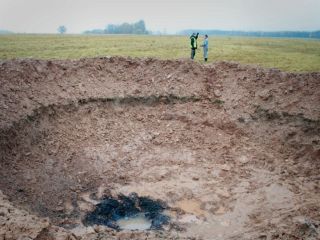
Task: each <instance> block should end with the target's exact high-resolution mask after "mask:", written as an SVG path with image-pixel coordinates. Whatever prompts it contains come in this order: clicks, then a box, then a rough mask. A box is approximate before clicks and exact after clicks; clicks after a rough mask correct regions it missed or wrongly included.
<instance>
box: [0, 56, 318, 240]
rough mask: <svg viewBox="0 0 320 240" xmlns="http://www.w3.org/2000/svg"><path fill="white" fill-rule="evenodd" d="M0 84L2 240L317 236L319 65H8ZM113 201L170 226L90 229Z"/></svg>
mask: <svg viewBox="0 0 320 240" xmlns="http://www.w3.org/2000/svg"><path fill="white" fill-rule="evenodd" d="M0 84H1V88H0V160H1V162H0V190H1V191H2V193H1V192H0V239H36V240H41V239H207V240H209V239H210V240H211V239H320V227H319V223H320V211H319V209H320V189H319V186H320V184H319V183H320V73H305V74H292V73H285V72H281V71H278V70H275V69H261V68H258V67H253V66H243V65H239V64H236V63H227V62H220V63H215V64H211V65H201V64H198V63H194V62H191V61H186V60H172V61H168V60H165V61H162V60H155V59H131V58H120V57H111V58H94V59H81V60H74V61H71V60H64V61H60V60H57V61H40V60H39V61H38V60H10V61H0ZM119 196H122V197H120V198H121V199H123V198H126V196H136V197H137V196H139V198H141V199H153V200H154V201H158V202H161V203H163V205H161V206H166V207H165V208H163V209H164V210H163V211H164V212H163V214H165V216H167V218H166V219H169V220H168V221H169V222H168V223H166V224H165V225H164V226H163V227H161V228H159V229H150V230H136V231H130V230H125V231H120V230H119V229H114V228H112V227H110V226H105V225H103V224H102V225H97V224H91V225H90V224H87V222H86V219H88V216H91V215H90V214H92V213H97V212H100V210H98V209H99V208H98V206H101V204H102V201H103V199H117V198H119ZM137 198H138V197H137ZM114 201H116V200H114ZM132 206H134V209H135V211H136V212H139V211H140V209H141V207H139V206H136V205H132ZM108 207H110V206H109V205H108ZM121 209H122V208H121ZM111 210H112V209H111ZM111 210H110V211H111ZM161 211H162V210H161ZM99 219H100V218H99ZM108 223H109V222H108Z"/></svg>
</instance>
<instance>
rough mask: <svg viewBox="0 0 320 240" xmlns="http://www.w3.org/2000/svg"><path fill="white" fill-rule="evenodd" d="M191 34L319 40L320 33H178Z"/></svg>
mask: <svg viewBox="0 0 320 240" xmlns="http://www.w3.org/2000/svg"><path fill="white" fill-rule="evenodd" d="M193 32H198V33H200V34H202V35H203V34H208V35H216V36H246V37H280V38H320V31H315V32H307V31H279V32H263V31H252V32H246V31H224V30H197V29H187V30H183V31H181V32H180V34H182V35H190V34H192V33H193Z"/></svg>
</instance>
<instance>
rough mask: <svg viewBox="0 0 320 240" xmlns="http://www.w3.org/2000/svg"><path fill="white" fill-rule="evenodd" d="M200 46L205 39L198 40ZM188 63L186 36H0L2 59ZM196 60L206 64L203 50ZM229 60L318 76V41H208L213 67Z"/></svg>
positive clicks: (224, 39)
mask: <svg viewBox="0 0 320 240" xmlns="http://www.w3.org/2000/svg"><path fill="white" fill-rule="evenodd" d="M198 42H199V45H200V43H201V42H202V37H201V38H200V39H199V41H198ZM115 55H117V56H131V57H156V58H160V59H180V58H189V55H190V49H189V38H188V36H129V35H113V36H111V35H106V36H87V35H2V36H1V35H0V59H12V58H36V59H78V58H83V57H96V56H115ZM196 60H197V61H199V62H202V61H203V59H202V50H201V49H199V51H198V52H197V55H196ZM220 60H228V61H237V62H240V63H245V64H258V65H261V66H264V67H271V68H279V69H281V70H285V71H290V72H312V71H317V72H319V71H320V41H319V40H305V39H277V38H244V37H209V62H214V61H220Z"/></svg>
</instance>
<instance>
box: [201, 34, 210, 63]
mask: <svg viewBox="0 0 320 240" xmlns="http://www.w3.org/2000/svg"><path fill="white" fill-rule="evenodd" d="M201 47H203V58H204V61H205V62H206V61H208V50H209V42H208V35H207V34H206V35H204V40H203V44H202V45H201Z"/></svg>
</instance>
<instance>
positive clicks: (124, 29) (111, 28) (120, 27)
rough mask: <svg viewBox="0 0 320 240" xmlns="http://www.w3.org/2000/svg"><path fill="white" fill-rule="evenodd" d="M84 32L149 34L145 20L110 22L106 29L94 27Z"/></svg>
mask: <svg viewBox="0 0 320 240" xmlns="http://www.w3.org/2000/svg"><path fill="white" fill-rule="evenodd" d="M84 34H149V31H148V30H147V29H146V24H145V22H144V21H143V20H140V21H138V22H135V23H131V24H130V23H126V22H125V23H122V24H108V25H107V27H106V28H105V29H93V30H88V31H85V32H84Z"/></svg>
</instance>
